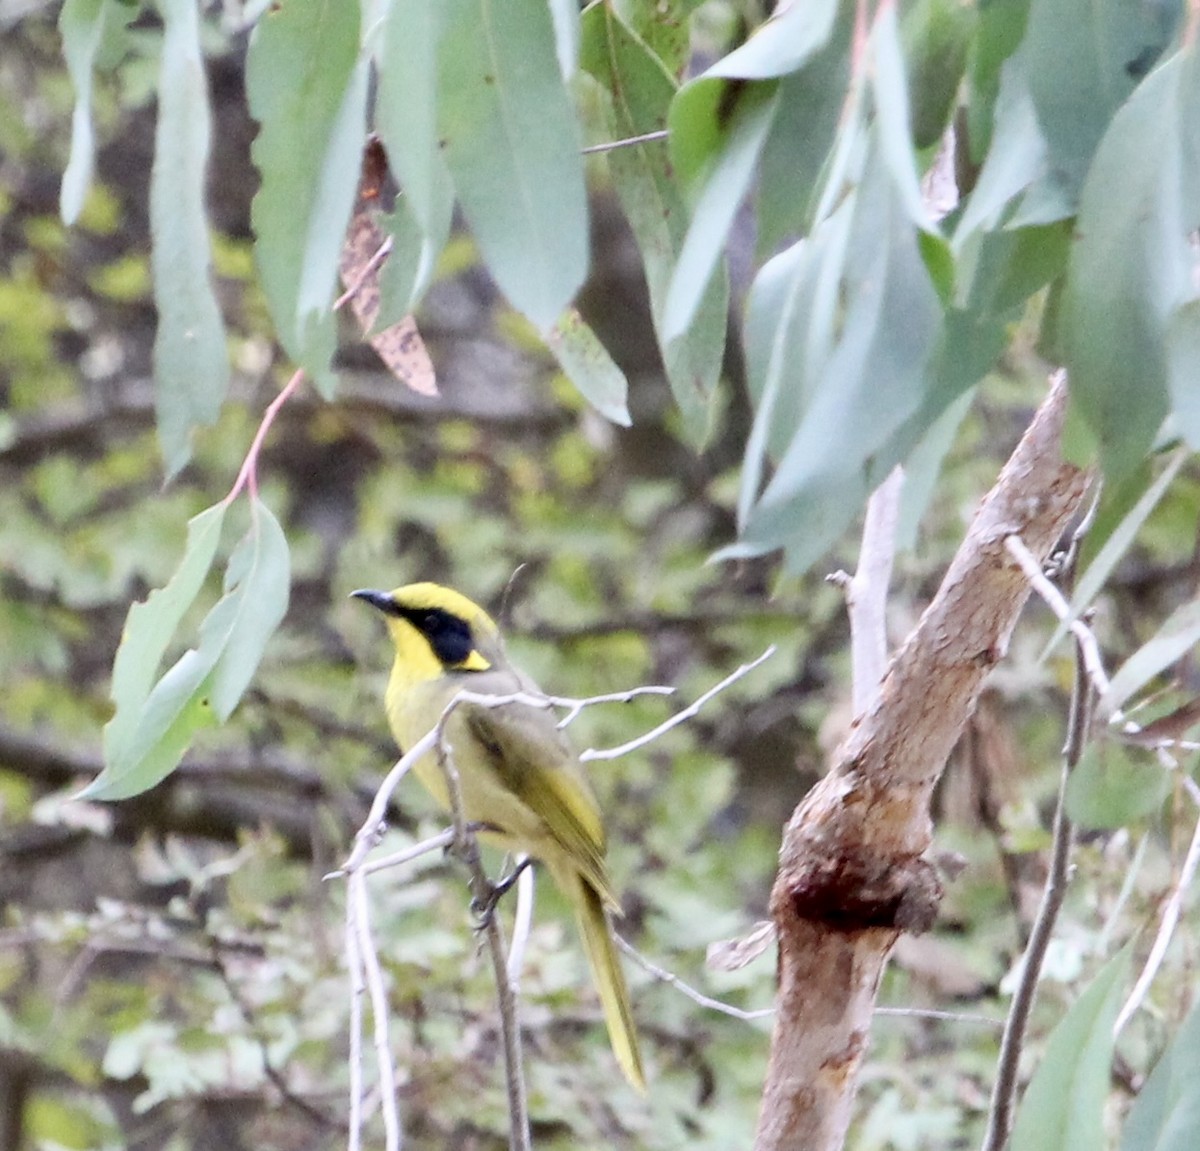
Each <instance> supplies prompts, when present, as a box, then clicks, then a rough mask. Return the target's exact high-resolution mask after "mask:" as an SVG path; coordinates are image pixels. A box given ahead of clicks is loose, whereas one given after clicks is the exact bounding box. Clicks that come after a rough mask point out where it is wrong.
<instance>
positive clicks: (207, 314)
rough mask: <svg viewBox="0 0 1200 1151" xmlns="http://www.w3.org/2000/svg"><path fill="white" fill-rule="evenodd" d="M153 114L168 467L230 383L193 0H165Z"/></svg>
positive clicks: (155, 260) (184, 452)
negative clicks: (213, 260) (216, 283)
mask: <svg viewBox="0 0 1200 1151" xmlns="http://www.w3.org/2000/svg"><path fill="white" fill-rule="evenodd" d="M161 6H162V12H163V46H162V65H161V70H160V72H159V79H158V124H157V127H156V129H155V134H154V167H153V170H152V172H151V177H150V234H151V239H152V243H153V247H152V250H151V266H152V268H153V271H154V305H155V308H156V309H157V311H158V328H157V330H156V332H155V336H154V377H155V408H156V411H157V416H158V438H159V443H160V444H161V445H162V451H163V458H164V460H165V461H166V466H167V474H168V475H169V476H170V475H174V474H175V473H176V472H178V471H179V469H180V468H182V467H183V465H184V464H186V463H187V461H188V459H189V458H190V456H191V433H192V430H193V429H194V428H195V427H197V426H198V425H201V424H211V423H213V422H214V421H215V420H216V418H217V416H218V414H219V413H220V410H221V404H222V402H223V401H224V399H225V393H226V391H227V389H228V387H229V357H228V355H227V353H226V350H225V325H224V324H223V323H222V321H221V310H220V308H219V307H218V306H217V300H216V296H215V294H214V292H213V285H212V279H211V275H210V269H209V264H210V257H211V253H210V247H209V242H208V217H207V214H206V212H205V205H204V178H205V170H206V167H207V164H208V148H209V135H210V125H209V107H208V85H207V82H206V80H205V72H204V58H203V55H202V53H201V50H200V22H199V15H198V11H197V8H196V5H195V3H194V2H193V0H162V5H161Z"/></svg>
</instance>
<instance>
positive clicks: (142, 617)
mask: <svg viewBox="0 0 1200 1151" xmlns="http://www.w3.org/2000/svg"><path fill="white" fill-rule="evenodd" d="M218 508H219V509H220V512H218ZM223 512H224V507H223V505H217V508H210V509H209V511H208V512H206V513H204V516H203V517H197V518H196V520H195V521H193V524H195V525H196V529H195V534H194V535H193V534H192V533H190V532H189V541H188V549H187V552H186V554H185V557H184V563H183V564H182V565H181V568H180V570H179V571H178V572H177V573H176V576H175V577H174V578H173V580H172V582H171V584H168V587H167V588H165V589H164V591H163V593H162V598H160V599H158V600H156V601H154V602H153V603H151V602H148V603H147V604H146V605H143V606H142V610H141V612H140V614H139V616H138V621H137V625H136V635H134V634H133V633H134V631H135V627H134V625H133V622H132V619H133V613H132V612H131V623H130V625H129V626H127V629H126V631H127V635H126V638H125V640H124V641H123V643H122V652H121V653H118V664H120V662H121V658H122V654H124V658H125V661H126V663H127V665H129V670H128V671H124V670H123V671H122V674H123V675H124V676H125V677H126V680H125V682H124V683H123V685H122V696H121V698H117V689H116V685H117V679H118V669H116V668H115V669H114V675H113V680H114V698H117V705H118V709H120V708H121V707H122V705H123V703H125V702H126V700H129V701H131V702H133V703H134V704H135V705H136V706H135V709H134V710H133V711H132V712H127V713H122V714H121V715H120V719H119V722H118V717H114V722H113V723H110V725H109V729H106V732H105V735H106V741H105V764H104V770H103V771H102V772H101V773H100V775H98V776H97V777H96V778H95V779H94V780H93V781H92V782H91V783H90V784H89V785H88V787H87V788H85V789H84V791H83V792H82V793H81V796H82V797H83V798H88V799H104V800H112V799H124V798H128V797H129V796H132V795H138V794H140V793H141V792H143V791H146V790H148V789H149V788H151V787H153V786H154V785H155V784H156V783H158V782H160V781H161V780H162V779H164V778H165V777H166V776H167V775H169V774H170V773H171V772H172V771H173V770H174V769H175V767H176V766H177V765H178V763H179V760H180V759H181V758H182V756H183V754H184V752H185V751H186V750H187V749H188V747H189V746H190V744H191V741H192V739H193V738H194V736H195V735H196V733H197V732H198V731H200V730H201V729H202V728H205V727H209V726H212V725H213V724H216V723H223V722H224V721H225V720H226V719H228V718H229V715H230V713H231V712H232V711H233V708H234V707H235V706H236V705H237V702H238V700H239V699H240V698H241V696H242V693H243V692H244V691H245V689H246V686H247V685H248V684H249V682H250V678H251V677H252V676H253V674H254V671H255V669H256V668H257V666H258V663H259V661H260V659H261V657H262V652H263V648H264V646H265V644H266V641H267V640H268V639H269V638H270V636H271V634H272V633H273V632H274V631H275V629H276V628H277V627H278V625H279V621H280V620H281V619H282V618H283V613H284V612H285V611H286V609H287V601H288V591H289V580H288V548H287V541H286V539H285V538H284V535H283V532H282V530H281V529H280V527H279V524H278V522H277V521H276V520H275V517H274V516H273V515H272V514H271V513H270V511H269V510H268V509H267V508H266V507H265V505H263V504H261V503H259V502H258V501H257V500H255V501H254V503H253V505H252V508H251V513H252V519H251V525H250V529H249V531H248V532H247V533H246V535H245V536H244V537H243V538H242V539H241V541H240V542H239V543H238V545H237V547H236V548H234V550H233V554H232V555H231V556H230V558H229V565H228V567H227V569H226V575H225V591H224V594H223V595H222V597H221V599H220V600H218V601H217V603H216V604H214V605H213V607H212V609H211V610H210V611H209V613H208V614H207V615H206V616H205V618H204V621H203V622H202V623H201V625H200V636H199V642H198V644H197V645H196V647H194V648H191V649H189V650H188V651H186V652H184V654H183V655H182V656H180V658H179V659H178V660H177V661H176V662H175V664H174V665H173V666H172V667H171V668H169V669H168V670H167V672H166V673H165V674H164V675H163V676H162V678H161V679H159V680H158V681H157V682H156V683H155V684H154V686H153V687H152V688H150V690H149V692H148V693H146V694H144V695H143V698H142V699H141V700H140V701H138V700H137V698H136V697H137V695H138V694H139V693H140V692H141V690H142V689H143V688H144V687H145V685H146V682H147V677H149V678H152V677H153V675H154V672H155V671H156V670H157V661H158V660H161V656H162V652H163V650H165V644H166V643H167V642H169V640H170V638H171V634H172V632H171V631H165V630H162V631H154V632H151V631H150V627H151V625H153V624H156V623H161V624H168V623H171V624H173V625H176V626H177V624H178V620H179V617H180V616H181V615H182V613H183V611H184V610H186V608H187V606H188V605H190V603H191V602H192V600H194V598H195V594H196V592H197V591H198V588H199V584H200V582H201V581H202V580H203V576H204V574H205V573H206V572H207V568H208V565H210V564H211V561H212V549H215V546H216V542H215V539H214V538H213V537H214V534H219V527H220V519H221V516H222V515H223ZM202 567H203V570H201V568H202ZM188 593H190V596H189V594H188ZM185 599H186V602H184V601H185ZM172 630H174V629H173V628H172ZM141 659H144V660H145V662H144V663H141V664H140V666H138V667H137V670H133V668H134V667H135V666H137V665H138V662H139V660H141ZM152 659H154V661H155V662H151V660H152ZM110 732H111V734H112V738H108V737H109V734H110Z"/></svg>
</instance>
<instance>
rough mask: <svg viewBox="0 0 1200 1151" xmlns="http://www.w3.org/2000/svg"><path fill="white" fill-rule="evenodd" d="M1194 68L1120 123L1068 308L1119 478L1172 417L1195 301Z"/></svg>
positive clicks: (1077, 248)
mask: <svg viewBox="0 0 1200 1151" xmlns="http://www.w3.org/2000/svg"><path fill="white" fill-rule="evenodd" d="M1182 71H1183V68H1182V59H1181V57H1180V56H1176V57H1175V58H1173V59H1172V60H1169V61H1168V62H1167V63H1165V64H1164V65H1163V66H1162V67H1160V68H1157V69H1155V71H1154V72H1153V73H1151V75H1150V76H1148V77H1147V78H1146V80H1145V81H1143V82H1142V84H1141V85H1140V86H1139V87H1138V89H1137V91H1136V92H1135V93H1134V94H1133V95H1132V96H1131V97H1130V99H1129V101H1128V102H1127V103H1126V104H1125V105H1124V106H1123V107H1122V108H1121V109H1120V111H1118V112H1117V114H1116V116H1114V117H1113V121H1112V126H1111V128H1110V129H1109V131H1108V132H1107V134H1106V135H1105V137H1104V139H1103V141H1102V142H1101V144H1100V147H1099V148H1098V149H1097V151H1096V157H1095V160H1094V161H1093V163H1092V166H1091V170H1090V171H1089V173H1088V177H1087V181H1086V183H1085V184H1084V188H1083V196H1082V200H1081V203H1080V211H1079V220H1078V224H1077V227H1076V237H1077V238H1076V240H1075V243H1074V246H1073V250H1072V253H1071V261H1070V267H1069V272H1068V277H1069V279H1068V286H1067V292H1066V298H1065V300H1064V303H1063V319H1062V324H1063V340H1064V345H1065V350H1066V360H1067V366H1068V368H1069V369H1070V373H1071V397H1072V403H1073V404H1074V405H1075V406H1076V407H1077V409H1078V414H1079V415H1081V416H1082V417H1083V420H1084V422H1085V423H1086V424H1087V425H1088V427H1089V428H1090V429H1091V430H1092V432H1093V433H1094V434H1095V436H1096V439H1097V440H1098V442H1099V445H1100V455H1101V463H1102V464H1103V465H1104V469H1105V473H1106V475H1108V476H1109V477H1110V478H1111V479H1114V480H1120V479H1122V478H1124V476H1126V475H1128V474H1129V473H1130V472H1131V471H1132V470H1133V468H1134V467H1136V466H1137V464H1138V463H1139V462H1140V461H1141V460H1142V458H1143V457H1144V456H1145V454H1146V452H1147V451H1148V450H1149V448H1150V446H1151V444H1152V443H1153V441H1154V438H1155V435H1156V433H1157V432H1158V429H1159V426H1160V425H1161V424H1162V421H1163V418H1164V417H1165V416H1166V414H1167V410H1168V406H1169V405H1168V393H1167V350H1166V349H1167V331H1166V329H1167V324H1168V320H1169V316H1170V314H1171V309H1172V308H1174V307H1175V306H1176V305H1177V304H1178V303H1179V302H1180V301H1181V300H1183V299H1186V298H1187V297H1189V296H1190V295H1191V293H1192V286H1191V268H1192V256H1191V252H1190V250H1189V247H1188V240H1187V235H1188V232H1189V231H1191V230H1192V229H1193V228H1194V227H1195V222H1194V221H1195V218H1196V212H1197V205H1195V204H1190V203H1188V202H1187V198H1186V196H1185V195H1184V180H1183V172H1182V170H1181V169H1182V162H1181V161H1182V156H1183V146H1182V140H1181V136H1184V135H1187V134H1189V133H1191V132H1194V131H1195V125H1194V124H1191V125H1189V124H1187V123H1185V122H1183V120H1182V117H1181V108H1180V103H1179V80H1180V76H1181V73H1182Z"/></svg>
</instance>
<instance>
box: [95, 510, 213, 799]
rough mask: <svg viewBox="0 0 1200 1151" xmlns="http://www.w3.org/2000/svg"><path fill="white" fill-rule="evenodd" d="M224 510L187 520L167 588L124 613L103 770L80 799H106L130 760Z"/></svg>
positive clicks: (199, 583) (208, 563) (206, 570)
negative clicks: (181, 550) (117, 773)
mask: <svg viewBox="0 0 1200 1151" xmlns="http://www.w3.org/2000/svg"><path fill="white" fill-rule="evenodd" d="M224 512H226V505H224V504H223V503H221V504H215V505H214V506H211V508H209V509H206V510H205V511H202V512H200V514H199V515H197V516H194V517H193V518H192V520H191V521H188V524H187V545H186V546H185V548H184V558H182V559H181V560H180V563H179V566H178V568H176V569H175V572H174V575H172V577H170V580H169V581H168V582H167V585H166V586H164V587H162V588H160V589H156V591H154V592H151V593H150V595H149V597H148V598H146V600H145V603H142V604H134V605H133V606H132V607H131V609H130V613H128V617H127V618H126V622H125V630H124V631H122V633H121V643H120V647H119V648H118V649H116V658H115V660H114V661H113V685H112V699H113V703H114V705H115V707H116V709H115V712H114V714H113V718H112V719H110V720H109V721H108V724H106V725H104V772H103V773H102V774H101V775H100V777H97V778H96V780H94V781H92V784H91V785H90V786H89V787H88V790H86V792H85V795H89V796H94V797H96V798H108V796H107V795H106V792H104V789H106V787H107V786H108V784H109V780H110V778H112V774H113V773H114V771H115V769H116V768H118V767H119V766H120V765H124V763H127V762H130V760H131V757H132V755H133V745H134V743H136V741H137V739H138V731H139V727H140V725H142V723H143V719H142V718H143V714H144V712H145V711H146V703H148V700H149V697H150V694H151V689H152V688H154V685H155V678H156V676H157V675H158V665H160V664H161V663H162V658H163V655H164V654H166V652H167V647H168V646H169V643H170V641H172V639H173V637H174V635H175V631H176V629H178V628H179V624H180V622H181V621H182V618H184V615H185V612H187V610H188V609H190V607H191V606H192V604H193V603H194V601H196V598H197V595H199V593H200V589H202V588H203V586H204V580H205V577H206V576H208V574H209V569H210V568H211V566H212V559H214V557H215V556H216V550H217V545H218V544H220V541H221V524H222V523H223V521H224ZM106 777H108V779H106ZM114 798H115V797H114Z"/></svg>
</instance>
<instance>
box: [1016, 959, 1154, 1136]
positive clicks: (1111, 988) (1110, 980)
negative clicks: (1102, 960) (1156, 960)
mask: <svg viewBox="0 0 1200 1151" xmlns="http://www.w3.org/2000/svg"><path fill="white" fill-rule="evenodd" d="M1129 962H1130V953H1129V949H1128V948H1125V949H1124V950H1123V951H1121V952H1120V953H1119V954H1117V955H1116V956H1114V957H1113V958H1112V959H1110V960H1109V961H1108V962H1107V963H1106V964H1105V965H1104V966H1103V967H1102V968H1101V969H1100V971H1099V973H1098V974H1097V975H1096V977H1095V978H1094V979H1093V980H1092V982H1091V983H1090V984H1089V985H1088V986H1087V988H1086V989H1085V990H1084V991H1083V993H1082V994H1081V995H1080V996H1079V998H1078V999H1077V1000H1076V1001H1075V1004H1074V1005H1073V1006H1072V1007H1071V1010H1070V1011H1068V1012H1067V1014H1066V1016H1065V1018H1064V1019H1063V1020H1062V1021H1061V1022H1060V1023H1059V1024H1058V1026H1057V1027H1055V1029H1054V1030H1053V1032H1051V1034H1050V1038H1049V1040H1048V1041H1047V1043H1046V1050H1045V1053H1044V1054H1043V1055H1042V1060H1041V1062H1040V1063H1039V1064H1038V1067H1037V1070H1036V1071H1034V1073H1033V1078H1032V1079H1031V1080H1030V1082H1029V1086H1028V1087H1027V1088H1026V1089H1025V1095H1024V1098H1022V1100H1021V1105H1020V1107H1019V1108H1018V1110H1017V1117H1016V1122H1015V1123H1014V1125H1013V1133H1012V1139H1011V1141H1010V1143H1009V1146H1010V1147H1011V1148H1012V1151H1095V1149H1096V1148H1097V1147H1103V1146H1104V1107H1105V1103H1106V1101H1107V1099H1108V1087H1109V1080H1110V1077H1111V1073H1112V1052H1113V1024H1114V1023H1115V1022H1116V1018H1117V1009H1118V1007H1119V1006H1120V1001H1121V990H1122V987H1123V984H1124V982H1125V978H1126V976H1127V974H1128V972H1129Z"/></svg>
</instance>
